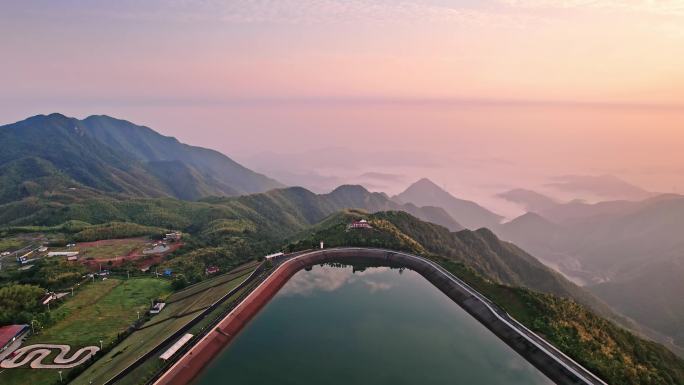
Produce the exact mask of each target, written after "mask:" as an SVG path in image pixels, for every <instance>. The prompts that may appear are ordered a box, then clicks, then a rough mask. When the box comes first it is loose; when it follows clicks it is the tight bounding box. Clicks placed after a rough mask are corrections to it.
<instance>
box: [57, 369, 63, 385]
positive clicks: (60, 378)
mask: <svg viewBox="0 0 684 385" xmlns="http://www.w3.org/2000/svg"><path fill="white" fill-rule="evenodd" d="M57 373H59V382H62V371H61V370H60V371H58V372H57Z"/></svg>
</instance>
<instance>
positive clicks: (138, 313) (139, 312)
mask: <svg viewBox="0 0 684 385" xmlns="http://www.w3.org/2000/svg"><path fill="white" fill-rule="evenodd" d="M139 319H140V311H138V320H139Z"/></svg>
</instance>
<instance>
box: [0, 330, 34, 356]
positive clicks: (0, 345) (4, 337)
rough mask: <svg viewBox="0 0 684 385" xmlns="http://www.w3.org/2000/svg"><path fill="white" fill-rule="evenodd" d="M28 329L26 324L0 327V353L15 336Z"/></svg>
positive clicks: (10, 343)
mask: <svg viewBox="0 0 684 385" xmlns="http://www.w3.org/2000/svg"><path fill="white" fill-rule="evenodd" d="M27 331H28V325H8V326H2V327H0V353H2V352H4V351H5V349H7V348H8V347H9V346H10V345H12V343H13V342H14V341H16V340H17V338H19V337H21V336H22V335H24V333H26V332H27Z"/></svg>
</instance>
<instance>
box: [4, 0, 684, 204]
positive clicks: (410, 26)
mask: <svg viewBox="0 0 684 385" xmlns="http://www.w3.org/2000/svg"><path fill="white" fill-rule="evenodd" d="M2 8H3V9H2V11H1V12H0V47H1V49H2V50H3V55H2V60H0V84H2V87H0V122H2V123H10V122H13V121H16V120H20V119H22V118H25V117H26V116H29V115H34V114H38V113H50V112H62V113H65V114H67V115H72V116H77V117H84V116H87V115H90V114H110V115H114V116H117V117H121V118H125V119H128V120H132V121H134V122H136V123H140V124H146V125H149V126H151V127H153V128H154V129H156V130H158V131H160V132H162V133H164V134H168V135H174V136H177V137H178V138H179V139H181V140H183V141H185V142H188V143H192V144H198V145H203V146H208V147H212V148H215V149H218V150H221V151H223V152H225V153H226V154H228V155H230V156H233V157H235V158H236V159H237V160H241V161H243V162H245V163H246V164H247V166H253V167H256V168H258V169H260V170H261V171H265V172H273V173H278V172H279V171H278V168H287V169H289V171H291V172H295V173H299V174H302V173H309V172H317V173H320V174H332V175H333V176H339V175H337V174H340V175H341V176H345V177H346V175H342V174H344V173H345V172H348V173H351V172H356V171H357V170H359V171H377V170H384V171H387V172H390V173H396V174H401V175H404V176H405V177H406V179H407V180H410V179H412V178H416V177H419V176H423V175H427V176H431V177H433V178H435V179H439V180H438V182H440V183H441V184H445V185H447V186H448V187H449V188H450V189H452V190H453V191H454V192H455V193H458V192H463V193H465V194H474V195H477V194H478V191H481V187H482V186H490V187H491V186H494V185H497V186H498V185H500V186H501V187H503V186H516V185H518V184H527V183H533V182H535V181H537V183H541V182H540V181H542V180H543V179H544V178H546V177H548V176H552V175H558V174H566V173H589V174H596V173H612V174H616V175H619V176H621V177H623V178H625V179H627V180H629V181H632V182H635V183H639V184H641V185H643V186H645V187H647V188H649V189H653V190H659V191H672V190H673V189H677V188H680V187H679V186H681V188H684V183H682V182H684V155H683V154H684V151H681V149H682V148H684V124H683V123H684V5H682V3H681V1H675V0H661V1H646V0H620V1H618V0H597V1H592V2H587V1H580V0H563V1H550V0H482V1H475V0H454V1H448V0H420V1H418V0H415V1H404V0H399V1H374V2H371V1H362V0H349V1H342V0H312V1H305V0H283V1H249V0H236V1H231V2H222V1H216V0H204V1H180V0H173V1H161V0H154V1H146V2H139V1H133V0H123V1H117V2H109V1H106V2H105V1H99V2H98V1H85V0H65V1H60V2H53V1H47V0H43V1H34V0H22V1H19V0H17V1H14V2H12V1H8V2H3V5H2ZM312 148H313V149H320V148H338V149H342V150H343V151H344V150H346V151H350V152H351V151H357V152H360V153H369V152H371V153H372V151H377V150H378V149H382V154H379V155H376V156H374V157H373V158H374V159H372V160H368V161H367V162H366V163H362V164H359V165H355V166H354V167H346V168H342V169H340V168H337V169H336V168H334V167H331V166H330V165H326V162H325V160H324V159H320V157H321V156H320V155H316V156H313V155H311V157H310V159H307V158H306V156H307V155H306V154H307V153H310V152H311V151H309V149H312ZM296 153H304V155H293V154H296ZM323 153H324V154H325V152H323ZM283 154H284V155H287V156H286V157H285V158H292V159H300V158H302V159H303V160H302V161H289V160H288V159H283ZM398 156H400V157H402V159H405V160H408V161H409V162H408V165H407V164H405V163H407V162H404V161H402V162H398V163H397V164H396V165H395V166H392V164H391V162H392V161H393V160H394V161H396V159H397V157H398ZM375 158H377V159H375ZM281 171H282V170H281Z"/></svg>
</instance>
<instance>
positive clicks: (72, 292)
mask: <svg viewBox="0 0 684 385" xmlns="http://www.w3.org/2000/svg"><path fill="white" fill-rule="evenodd" d="M71 296H72V297H73V296H74V287H73V286H72V287H71Z"/></svg>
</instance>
